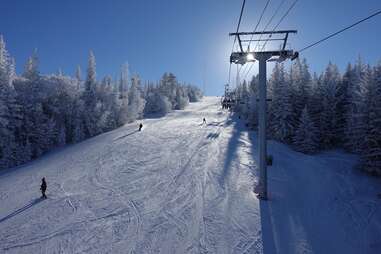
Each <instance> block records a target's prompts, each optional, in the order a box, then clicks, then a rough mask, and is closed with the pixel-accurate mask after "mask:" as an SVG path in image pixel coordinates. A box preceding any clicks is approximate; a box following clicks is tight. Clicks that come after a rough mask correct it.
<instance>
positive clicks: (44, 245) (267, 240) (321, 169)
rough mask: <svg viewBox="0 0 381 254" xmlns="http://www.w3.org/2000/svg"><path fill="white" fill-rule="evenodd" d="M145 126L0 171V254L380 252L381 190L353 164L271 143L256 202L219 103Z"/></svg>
mask: <svg viewBox="0 0 381 254" xmlns="http://www.w3.org/2000/svg"><path fill="white" fill-rule="evenodd" d="M203 117H205V118H206V120H207V124H206V125H203V124H202V118H203ZM143 124H144V128H143V131H142V132H137V128H138V126H137V125H138V124H137V123H134V124H128V125H125V126H124V127H122V128H119V129H117V130H114V131H112V132H108V133H105V134H102V135H100V136H97V137H95V138H92V139H89V140H87V141H84V142H82V143H79V144H76V145H71V146H67V147H65V148H62V149H58V150H56V151H54V152H51V153H49V154H47V155H45V156H43V157H42V158H41V159H38V160H36V161H33V162H31V163H28V164H26V165H24V166H22V167H18V168H15V169H10V170H6V171H3V172H0V253H165V254H167V253H381V207H380V204H381V199H378V198H377V194H378V193H380V192H381V183H380V180H379V179H376V178H371V177H368V176H366V175H363V174H361V173H359V172H358V171H356V170H354V169H352V168H353V166H354V165H355V163H356V157H355V156H351V155H347V154H344V153H342V152H340V151H332V152H326V153H323V154H320V155H316V156H307V155H303V154H300V153H297V152H294V151H292V150H291V149H289V148H288V147H287V146H285V145H282V144H279V143H277V142H273V141H270V142H269V152H270V153H271V154H272V155H273V156H274V165H273V166H272V167H269V172H268V175H269V196H270V200H269V201H259V200H258V199H257V198H256V196H255V195H254V194H253V186H255V184H256V183H257V181H258V169H257V138H256V133H255V132H249V131H248V130H247V129H246V128H245V127H244V124H243V123H242V122H240V120H239V119H238V118H236V117H234V116H232V115H231V114H230V113H228V112H226V111H222V110H221V109H220V105H219V99H218V98H216V97H206V98H204V100H203V101H202V102H200V103H194V104H191V105H190V106H188V107H187V109H186V110H182V111H176V112H173V113H171V114H169V115H167V116H165V117H163V118H152V119H145V120H144V121H143ZM43 176H45V177H46V179H47V183H48V190H47V196H48V199H47V200H41V199H39V197H40V193H39V185H40V181H41V178H42V177H43Z"/></svg>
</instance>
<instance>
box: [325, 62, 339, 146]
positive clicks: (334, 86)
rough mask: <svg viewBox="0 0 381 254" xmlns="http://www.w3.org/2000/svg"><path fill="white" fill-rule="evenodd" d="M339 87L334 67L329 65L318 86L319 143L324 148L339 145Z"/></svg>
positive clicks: (336, 69) (337, 75)
mask: <svg viewBox="0 0 381 254" xmlns="http://www.w3.org/2000/svg"><path fill="white" fill-rule="evenodd" d="M339 85H340V74H339V71H338V68H337V66H336V65H334V64H332V63H329V64H328V66H327V68H326V70H325V72H324V75H323V77H322V80H321V85H320V89H321V90H320V99H321V102H322V111H321V114H320V134H321V143H322V145H323V147H325V148H332V147H336V146H338V145H339V142H338V124H337V119H336V116H337V106H338V102H339V97H338V87H339Z"/></svg>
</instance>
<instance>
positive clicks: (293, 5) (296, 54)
mask: <svg viewBox="0 0 381 254" xmlns="http://www.w3.org/2000/svg"><path fill="white" fill-rule="evenodd" d="M297 2H298V0H295V1H294V2H293V3H292V4H291V6H290V7H289V8H288V10H287V11H286V12H285V14H284V15H283V16H282V17H281V19H280V20H279V21H278V23H277V24H276V25H275V26H274V28H273V30H272V31H273V32H274V31H275V30H276V29H277V28H278V27H279V25H280V24H281V23H282V21H283V20H284V19H285V18H286V17H287V16H288V14H289V13H290V11H291V10H292V9H293V8H294V7H295V5H296V3H297ZM283 3H284V1H283V2H281V3H280V5H279V6H278V8H277V10H276V11H275V13H274V15H273V16H272V17H271V19H270V22H271V21H272V19H273V18H274V17H275V14H276V13H277V12H278V11H279V9H280V7H281V6H282V5H283ZM270 22H268V24H270ZM266 27H267V25H266ZM263 32H265V31H263ZM263 34H265V33H263ZM263 34H261V36H260V37H259V39H258V40H257V45H258V46H259V43H260V42H261V41H263V40H262V39H261V38H262V35H263ZM272 34H273V33H270V35H269V37H268V38H267V39H266V40H265V43H264V44H263V46H262V49H261V50H260V51H263V50H264V48H265V46H266V44H267V42H268V41H275V40H282V39H272V40H270V39H271V37H272ZM286 37H287V38H288V35H286ZM287 38H285V39H286V40H285V43H284V44H283V47H282V48H283V49H284V48H285V47H286V43H287ZM256 48H257V47H255V48H254V49H256ZM258 48H259V47H258ZM297 56H298V52H295V55H294V56H293V57H292V58H291V59H292V60H293V59H295V58H296V57H297ZM253 65H254V64H253V63H252V64H251V65H250V68H249V69H248V71H247V72H246V74H245V76H244V78H243V79H244V80H245V79H246V77H247V75H249V73H250V71H251V69H252V68H253Z"/></svg>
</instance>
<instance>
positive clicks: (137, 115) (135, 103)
mask: <svg viewBox="0 0 381 254" xmlns="http://www.w3.org/2000/svg"><path fill="white" fill-rule="evenodd" d="M175 92H176V91H175ZM145 103H146V102H145V100H144V98H142V94H141V87H140V78H139V76H137V75H136V76H133V77H132V78H131V87H130V89H129V93H128V120H129V121H131V122H132V121H135V120H136V119H141V118H142V117H143V111H144V106H145Z"/></svg>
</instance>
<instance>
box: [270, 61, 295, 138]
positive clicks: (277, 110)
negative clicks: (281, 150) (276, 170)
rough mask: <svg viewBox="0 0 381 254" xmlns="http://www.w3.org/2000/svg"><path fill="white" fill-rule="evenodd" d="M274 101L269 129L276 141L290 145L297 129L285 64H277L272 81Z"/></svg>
mask: <svg viewBox="0 0 381 254" xmlns="http://www.w3.org/2000/svg"><path fill="white" fill-rule="evenodd" d="M270 83H271V87H272V90H273V91H272V101H271V110H270V117H269V120H270V122H269V127H270V132H271V135H272V137H273V138H274V139H276V140H279V141H282V142H285V143H290V142H291V139H292V134H293V128H294V127H295V126H294V124H295V120H294V119H293V112H292V104H291V89H290V84H289V82H287V80H286V76H285V71H284V66H283V64H276V65H275V68H274V70H273V73H272V75H271V79H270Z"/></svg>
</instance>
